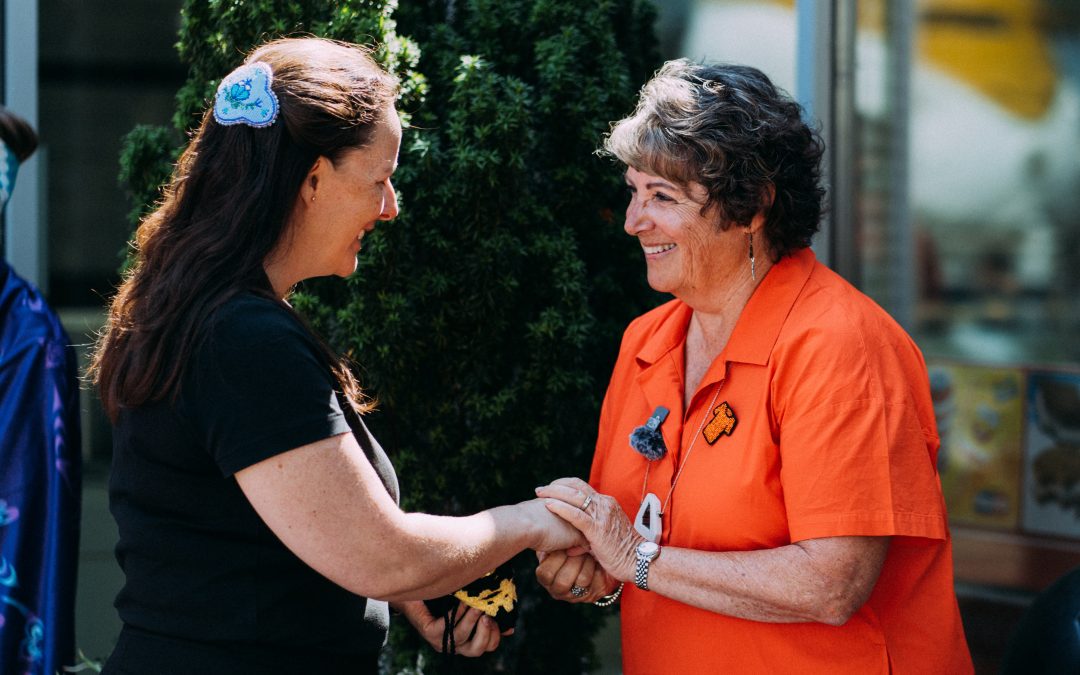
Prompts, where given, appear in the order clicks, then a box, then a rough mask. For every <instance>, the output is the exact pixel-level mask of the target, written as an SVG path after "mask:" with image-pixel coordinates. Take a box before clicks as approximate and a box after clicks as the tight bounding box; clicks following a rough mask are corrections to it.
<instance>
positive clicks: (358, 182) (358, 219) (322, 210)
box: [266, 107, 401, 297]
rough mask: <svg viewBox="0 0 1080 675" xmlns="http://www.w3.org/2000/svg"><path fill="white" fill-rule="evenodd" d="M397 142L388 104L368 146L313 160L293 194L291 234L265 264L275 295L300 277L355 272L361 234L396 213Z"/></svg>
mask: <svg viewBox="0 0 1080 675" xmlns="http://www.w3.org/2000/svg"><path fill="white" fill-rule="evenodd" d="M400 147H401V122H400V121H399V120H398V116H397V112H396V111H395V110H394V109H393V108H392V107H391V108H389V109H388V110H387V111H386V112H385V114H384V116H383V121H382V122H380V123H379V124H377V125H376V127H375V129H374V131H373V133H372V136H371V139H370V141H369V143H368V144H367V145H365V146H364V147H362V148H353V149H350V150H347V151H345V152H343V153H342V154H341V155H340V156H339V157H338V158H337V160H336V161H331V160H330V159H329V158H327V157H319V158H318V159H317V160H315V164H314V165H313V166H312V167H311V170H310V171H309V172H308V175H307V176H306V177H305V178H304V183H303V185H301V188H300V193H299V194H298V195H297V200H296V205H295V207H294V208H293V213H292V218H291V222H292V225H291V227H290V231H289V234H288V235H287V236H286V237H285V240H284V241H283V242H281V244H279V246H278V249H277V250H276V251H275V252H274V253H273V254H272V255H271V256H270V257H269V259H268V262H267V263H266V270H267V276H269V278H270V281H271V283H272V284H273V286H274V290H275V291H277V292H278V294H279V295H282V296H283V297H284V295H285V294H286V293H287V292H288V289H289V288H291V287H292V286H293V285H295V284H296V283H298V282H300V281H303V280H304V279H310V278H313V277H322V276H330V275H336V276H339V277H347V276H349V275H350V274H352V273H353V272H355V271H356V266H357V262H356V256H357V254H358V253H359V252H360V248H361V245H362V240H363V238H364V237H365V236H366V235H367V233H369V232H371V231H372V230H374V229H375V225H376V224H377V223H378V222H379V221H382V220H392V219H394V218H395V217H397V214H398V208H397V193H395V192H394V186H393V184H392V183H391V181H390V179H391V176H392V175H393V174H394V171H395V169H397V157H398V150H399V149H400Z"/></svg>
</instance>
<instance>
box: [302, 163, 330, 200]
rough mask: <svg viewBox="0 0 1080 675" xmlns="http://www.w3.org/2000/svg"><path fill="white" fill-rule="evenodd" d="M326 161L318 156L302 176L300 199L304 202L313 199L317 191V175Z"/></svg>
mask: <svg viewBox="0 0 1080 675" xmlns="http://www.w3.org/2000/svg"><path fill="white" fill-rule="evenodd" d="M325 164H326V161H325V160H324V159H323V158H322V157H319V158H317V159H316V160H315V163H314V164H312V165H311V168H310V169H308V172H307V175H306V176H304V182H303V183H302V184H301V185H300V199H301V201H304V202H313V201H315V199H316V197H317V195H318V193H319V177H320V176H321V175H322V172H323V171H324V167H325Z"/></svg>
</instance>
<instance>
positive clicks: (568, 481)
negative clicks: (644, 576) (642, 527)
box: [536, 478, 643, 602]
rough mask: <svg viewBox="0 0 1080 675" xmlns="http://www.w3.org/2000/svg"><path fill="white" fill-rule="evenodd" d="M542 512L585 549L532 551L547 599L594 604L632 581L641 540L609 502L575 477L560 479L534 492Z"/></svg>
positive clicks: (611, 501) (620, 509)
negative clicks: (570, 529) (574, 533)
mask: <svg viewBox="0 0 1080 675" xmlns="http://www.w3.org/2000/svg"><path fill="white" fill-rule="evenodd" d="M536 496H537V497H540V498H542V499H544V501H545V505H546V506H547V508H548V510H549V511H551V512H552V513H554V514H555V515H557V516H558V517H559V518H562V519H563V520H565V521H566V522H567V523H569V524H570V525H573V526H574V527H575V528H577V529H578V530H579V531H580V532H581V534H582V535H583V536H584V537H585V539H586V541H587V542H588V547H587V548H584V547H577V548H574V549H568V550H563V551H551V552H547V553H545V552H542V551H538V552H537V557H538V559H539V565H537V567H536V579H537V581H538V582H539V583H540V585H541V586H543V587H544V588H545V589H547V592H548V593H550V594H551V597H553V598H555V599H557V600H565V601H567V602H595V601H596V600H598V599H600V598H602V597H604V596H606V595H609V594H611V593H612V592H613V591H614V590H615V589H616V588H617V587H618V585H619V582H622V581H628V580H630V579H633V578H634V564H635V560H634V549H635V548H636V547H637V544H638V543H640V542H641V541H643V539H642V537H641V535H639V534H637V533H636V532H635V531H634V528H633V526H632V525H631V524H630V520H629V519H628V518H627V517H626V513H624V512H623V510H622V507H620V506H619V503H618V502H617V501H615V498H614V497H611V496H609V495H604V494H600V493H599V492H597V491H596V490H594V489H593V488H592V486H590V485H589V484H588V483H586V482H585V481H583V480H581V479H580V478H560V479H558V480H556V481H553V482H552V483H551V484H550V485H545V486H543V487H539V488H537V489H536Z"/></svg>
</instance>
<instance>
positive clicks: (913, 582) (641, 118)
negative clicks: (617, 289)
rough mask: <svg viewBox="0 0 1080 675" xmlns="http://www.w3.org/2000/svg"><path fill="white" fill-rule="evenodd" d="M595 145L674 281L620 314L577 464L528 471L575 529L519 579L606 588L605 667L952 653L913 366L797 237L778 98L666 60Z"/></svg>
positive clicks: (923, 383)
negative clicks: (617, 608)
mask: <svg viewBox="0 0 1080 675" xmlns="http://www.w3.org/2000/svg"><path fill="white" fill-rule="evenodd" d="M605 150H606V151H607V153H609V154H610V155H613V156H614V157H616V158H617V159H618V160H620V161H621V162H622V163H623V164H625V165H626V174H625V175H626V183H627V186H628V188H629V192H630V203H629V206H628V207H627V211H626V223H625V229H626V232H627V234H629V235H630V236H632V237H636V238H637V239H638V241H639V242H640V244H641V248H642V252H643V255H644V258H645V265H646V269H647V274H648V280H649V284H650V285H651V286H652V287H653V288H654V289H656V290H658V291H662V292H665V293H670V294H672V295H673V296H675V299H673V300H671V301H670V302H668V303H666V304H664V305H662V306H660V307H657V308H656V309H653V310H652V311H650V312H648V313H646V314H644V315H643V316H641V317H639V318H638V319H636V320H635V321H634V322H633V323H631V324H630V326H629V327H628V328H627V330H626V333H625V335H624V338H623V342H622V347H621V349H620V352H619V356H618V361H617V363H616V365H615V370H614V373H613V375H612V378H611V383H610V387H609V389H608V391H607V396H606V398H605V400H604V405H603V410H602V413H601V418H600V431H599V440H598V442H597V447H596V456H595V458H594V461H593V465H592V474H591V476H590V479H589V482H588V483H586V482H584V481H581V480H579V479H576V478H567V479H560V480H558V481H556V482H555V483H553V484H551V485H549V486H546V487H543V488H539V489H538V490H537V492H538V494H539V495H540V496H542V497H546V498H548V499H549V504H548V507H549V508H550V509H551V510H552V511H553V512H555V513H556V514H558V515H559V516H561V517H563V518H565V519H566V520H567V521H568V522H570V523H571V524H573V525H574V526H575V527H577V528H578V529H580V530H581V531H582V532H583V533H584V535H585V536H586V538H587V539H588V540H589V544H590V546H591V553H590V554H588V555H578V556H572V555H567V554H566V553H558V552H556V553H551V554H549V555H547V556H543V558H542V561H541V564H540V566H539V567H538V569H537V576H538V578H539V579H540V581H541V583H543V584H544V585H545V586H546V587H547V588H548V590H549V592H550V593H551V594H552V595H554V596H555V597H558V598H562V599H566V600H569V601H576V602H583V601H592V602H597V603H598V604H609V603H611V602H614V601H615V598H617V597H620V596H621V616H622V622H621V629H622V653H623V665H624V672H625V673H627V675H635V674H644V673H648V674H649V675H658V674H663V673H796V672H797V673H831V674H835V673H859V674H866V673H890V672H892V673H913V672H918V673H950V674H954V673H965V672H971V670H972V665H971V660H970V657H969V655H968V653H967V648H966V645H965V639H964V633H963V627H962V624H961V621H960V615H959V612H958V609H957V603H956V598H955V595H954V592H953V577H952V552H951V545H950V539H949V532H948V529H947V525H946V518H945V505H944V503H943V500H942V495H941V489H940V486H939V480H938V476H937V474H936V471H935V459H936V454H937V450H938V445H939V441H938V435H937V431H936V428H935V423H934V416H933V409H932V407H931V401H930V390H929V384H928V378H927V372H926V367H925V363H924V361H923V357H922V355H921V353H920V352H919V349H918V347H917V346H916V345H915V343H914V342H913V341H912V340H911V338H910V337H909V336H908V335H907V334H906V333H905V332H904V331H903V329H901V328H900V326H899V325H897V324H896V322H895V321H893V320H892V319H891V318H890V317H889V316H888V315H887V314H886V313H885V312H884V311H883V310H882V309H881V308H880V307H878V306H877V305H876V304H874V302H873V301H871V300H870V299H869V298H867V297H866V296H865V295H863V294H862V293H860V292H859V291H858V290H856V289H855V288H853V287H852V286H851V285H850V284H848V283H847V282H846V281H844V280H843V279H842V278H841V277H839V276H838V275H836V274H835V273H833V272H832V271H831V270H829V269H828V268H827V267H825V266H824V265H822V264H821V263H820V262H818V261H817V259H816V258H815V256H814V253H813V251H811V250H810V243H811V239H812V237H813V235H814V234H815V233H816V231H817V229H818V221H819V219H820V216H821V212H822V200H823V195H824V190H823V189H822V187H821V184H820V160H821V156H822V153H823V146H822V144H821V141H820V139H819V137H818V136H817V134H816V133H815V132H814V131H813V130H812V129H811V128H809V127H808V126H807V124H806V123H805V122H804V121H803V119H802V117H801V110H800V108H799V106H798V104H797V103H795V102H794V101H792V100H791V99H790V98H789V97H788V96H787V95H786V94H785V93H783V92H781V91H779V90H778V89H777V88H776V87H775V86H774V85H773V84H772V83H771V82H770V81H769V79H768V78H767V77H766V76H765V75H763V74H762V73H761V72H759V71H758V70H755V69H753V68H749V67H742V66H729V65H724V66H716V65H701V64H694V63H691V62H688V61H685V60H679V61H673V62H670V63H668V64H666V65H665V66H664V67H663V68H662V69H661V70H660V71H659V72H658V73H657V74H656V76H655V77H654V78H653V79H652V80H651V81H650V82H649V83H648V84H647V85H646V86H645V87H644V89H643V90H642V94H641V98H640V101H639V103H638V106H637V109H636V110H635V112H634V113H633V115H631V116H630V117H628V118H626V119H624V120H622V121H620V122H618V123H616V124H615V125H614V126H613V128H612V131H611V133H610V135H609V136H608V138H607V140H606V143H605ZM605 595H606V596H607V597H606V598H603V597H601V596H605Z"/></svg>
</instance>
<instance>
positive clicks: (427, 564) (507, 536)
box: [235, 433, 583, 601]
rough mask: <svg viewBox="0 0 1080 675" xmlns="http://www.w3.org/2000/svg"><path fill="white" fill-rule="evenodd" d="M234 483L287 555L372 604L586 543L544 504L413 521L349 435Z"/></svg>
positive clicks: (265, 465)
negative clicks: (529, 554) (524, 556)
mask: <svg viewBox="0 0 1080 675" xmlns="http://www.w3.org/2000/svg"><path fill="white" fill-rule="evenodd" d="M235 475H236V480H237V482H238V483H239V485H240V489H241V490H243V492H244V495H245V496H246V497H247V499H248V500H249V501H250V502H251V504H252V506H253V507H254V508H255V511H256V512H257V513H258V514H259V516H260V517H261V518H262V519H263V521H264V522H265V523H266V524H267V526H269V528H270V529H271V530H272V531H273V532H274V534H276V535H277V536H278V538H279V539H281V541H282V543H284V544H285V546H287V547H288V548H289V550H291V551H292V552H293V553H295V554H296V555H297V556H298V557H299V558H300V559H301V560H303V561H304V562H305V563H307V564H308V565H309V566H311V567H312V568H313V569H314V570H316V571H317V572H319V573H320V574H322V575H323V576H325V577H327V578H328V579H330V580H331V581H333V582H334V583H336V584H338V585H340V586H342V587H343V588H346V589H348V590H350V591H352V592H353V593H356V594H358V595H363V596H366V597H370V598H378V599H382V600H391V601H400V600H417V599H423V598H433V597H437V596H439V595H445V594H447V593H451V592H453V591H456V590H457V589H459V588H461V587H462V586H464V585H465V584H467V583H469V582H470V581H473V580H474V579H476V578H478V577H480V576H483V575H484V574H487V573H488V572H490V571H491V570H493V569H495V568H496V567H497V566H498V565H500V564H501V563H503V562H505V561H507V560H509V559H510V558H511V557H513V556H514V555H515V554H517V553H518V552H520V551H522V550H524V549H526V548H534V549H537V550H556V549H564V548H570V547H573V546H575V545H577V544H579V543H581V542H582V541H583V539H582V538H581V535H580V533H579V532H577V530H575V529H574V528H572V527H571V526H569V525H568V524H566V523H565V522H564V521H562V520H560V519H559V518H556V517H555V516H554V515H552V514H551V513H550V512H548V510H547V509H545V508H544V504H543V502H542V501H541V500H530V501H527V502H522V503H520V504H516V505H512V506H500V507H497V508H493V509H489V510H487V511H483V512H481V513H477V514H475V515H471V516H466V517H460V518H455V517H448V516H433V515H428V514H424V513H405V512H404V511H402V510H401V509H400V508H398V506H397V504H395V503H394V501H393V499H391V497H390V495H389V494H388V493H387V491H386V489H385V488H384V487H383V485H382V483H381V482H380V480H379V477H378V475H377V474H376V473H375V469H374V468H373V467H372V466H371V464H370V463H369V462H368V460H367V458H366V457H365V456H364V453H363V450H361V448H360V446H359V445H357V443H356V440H355V438H354V437H353V435H352V434H349V433H346V434H339V435H337V436H333V437H331V438H326V439H323V440H321V441H318V442H316V443H312V444H310V445H306V446H303V447H300V448H296V449H293V450H290V451H287V452H284V453H282V454H279V455H276V456H274V457H271V458H269V459H266V460H263V461H261V462H259V463H257V464H254V465H252V466H250V467H248V468H246V469H243V470H241V471H238V472H237V473H236V474H235Z"/></svg>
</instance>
